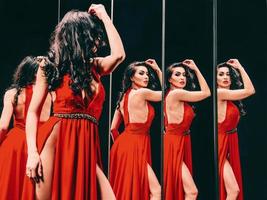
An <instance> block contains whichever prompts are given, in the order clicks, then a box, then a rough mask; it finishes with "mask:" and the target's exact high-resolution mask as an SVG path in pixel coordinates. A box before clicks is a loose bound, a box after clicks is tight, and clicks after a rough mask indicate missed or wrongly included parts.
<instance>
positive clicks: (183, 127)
mask: <svg viewBox="0 0 267 200" xmlns="http://www.w3.org/2000/svg"><path fill="white" fill-rule="evenodd" d="M164 112H165V135H164V168H163V174H164V181H163V184H164V189H163V190H164V199H177V200H184V189H183V182H182V162H184V163H185V164H186V166H187V168H188V169H189V171H190V173H191V174H192V171H193V170H192V150H191V137H190V134H189V133H190V126H191V123H192V120H193V118H194V116H195V113H194V111H193V109H192V107H191V106H190V105H189V104H188V103H186V102H184V116H183V121H182V122H181V123H179V124H177V123H168V118H167V113H166V104H165V106H164Z"/></svg>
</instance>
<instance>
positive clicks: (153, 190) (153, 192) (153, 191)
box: [147, 164, 161, 200]
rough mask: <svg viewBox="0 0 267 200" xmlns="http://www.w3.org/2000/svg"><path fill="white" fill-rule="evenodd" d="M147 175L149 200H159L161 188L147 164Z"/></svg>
mask: <svg viewBox="0 0 267 200" xmlns="http://www.w3.org/2000/svg"><path fill="white" fill-rule="evenodd" d="M147 174H148V182H149V190H150V200H160V199H161V186H160V184H159V182H158V179H157V177H156V175H155V173H154V171H153V169H152V168H151V167H150V165H149V164H147Z"/></svg>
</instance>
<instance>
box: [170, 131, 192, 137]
mask: <svg viewBox="0 0 267 200" xmlns="http://www.w3.org/2000/svg"><path fill="white" fill-rule="evenodd" d="M190 132H191V131H190V129H189V130H186V131H182V132H181V131H177V130H175V129H173V130H168V129H167V130H166V134H171V135H183V136H186V135H190Z"/></svg>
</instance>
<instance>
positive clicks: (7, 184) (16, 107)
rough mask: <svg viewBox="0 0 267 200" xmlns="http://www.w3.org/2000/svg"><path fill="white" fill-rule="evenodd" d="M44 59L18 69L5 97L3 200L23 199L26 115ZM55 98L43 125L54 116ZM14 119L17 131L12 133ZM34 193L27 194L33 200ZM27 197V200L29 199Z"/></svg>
mask: <svg viewBox="0 0 267 200" xmlns="http://www.w3.org/2000/svg"><path fill="white" fill-rule="evenodd" d="M39 62H40V58H35V57H32V56H27V57H25V58H24V59H23V60H22V61H21V63H20V64H19V65H18V67H17V69H16V71H15V73H14V75H13V84H12V85H11V87H10V88H9V89H8V90H7V91H6V93H5V96H4V108H3V111H2V115H1V119H0V155H1V156H0V188H1V192H0V199H1V200H6V199H14V200H16V199H17V200H20V199H22V194H23V190H26V188H25V187H24V182H25V181H27V178H25V170H26V158H27V148H26V135H25V121H26V114H27V110H28V107H29V104H30V100H31V97H32V90H33V87H34V86H33V84H34V82H35V77H36V72H37V68H38V65H39ZM50 107H51V96H50V95H48V96H47V98H46V101H45V103H44V106H43V108H42V111H41V116H40V118H39V125H41V124H42V122H44V121H46V120H47V119H48V118H49V115H50ZM12 116H13V119H14V123H13V128H12V129H10V130H8V127H9V124H10V121H11V118H12ZM32 192H33V190H29V191H27V194H30V196H27V199H31V197H33V196H32V194H31V193H32ZM25 197H26V196H25Z"/></svg>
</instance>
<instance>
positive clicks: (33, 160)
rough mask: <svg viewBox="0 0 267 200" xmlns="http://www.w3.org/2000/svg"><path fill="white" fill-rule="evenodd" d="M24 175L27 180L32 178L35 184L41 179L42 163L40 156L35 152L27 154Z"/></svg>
mask: <svg viewBox="0 0 267 200" xmlns="http://www.w3.org/2000/svg"><path fill="white" fill-rule="evenodd" d="M26 175H27V176H28V177H29V178H32V179H33V180H34V181H35V182H36V183H38V182H39V179H40V178H42V176H43V172H42V162H41V158H40V155H39V154H38V152H37V151H33V152H29V153H28V160H27V164H26Z"/></svg>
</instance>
